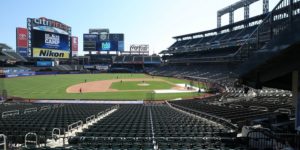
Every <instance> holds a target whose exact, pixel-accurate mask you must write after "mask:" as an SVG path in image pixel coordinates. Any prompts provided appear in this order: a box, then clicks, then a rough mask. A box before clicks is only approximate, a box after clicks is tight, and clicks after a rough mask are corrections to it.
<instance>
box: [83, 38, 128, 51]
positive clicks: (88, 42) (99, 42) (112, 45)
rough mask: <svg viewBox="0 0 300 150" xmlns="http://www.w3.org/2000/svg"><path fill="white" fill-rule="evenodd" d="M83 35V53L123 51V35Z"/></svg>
mask: <svg viewBox="0 0 300 150" xmlns="http://www.w3.org/2000/svg"><path fill="white" fill-rule="evenodd" d="M102 36H103V35H98V34H84V35H83V45H84V51H124V34H108V35H107V37H105V38H104V37H102Z"/></svg>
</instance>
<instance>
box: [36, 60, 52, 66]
mask: <svg viewBox="0 0 300 150" xmlns="http://www.w3.org/2000/svg"><path fill="white" fill-rule="evenodd" d="M36 66H37V67H51V66H53V62H52V61H37V62H36Z"/></svg>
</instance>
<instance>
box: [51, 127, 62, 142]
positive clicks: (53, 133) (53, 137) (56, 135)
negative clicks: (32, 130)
mask: <svg viewBox="0 0 300 150" xmlns="http://www.w3.org/2000/svg"><path fill="white" fill-rule="evenodd" d="M55 131H58V134H56V133H55ZM58 136H60V128H53V129H52V139H55V138H56V137H58Z"/></svg>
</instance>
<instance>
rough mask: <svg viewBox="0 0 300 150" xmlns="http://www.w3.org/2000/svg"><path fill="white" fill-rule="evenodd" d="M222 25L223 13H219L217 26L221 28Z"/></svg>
mask: <svg viewBox="0 0 300 150" xmlns="http://www.w3.org/2000/svg"><path fill="white" fill-rule="evenodd" d="M221 26H222V15H221V14H219V13H218V16H217V27H218V28H220V27H221Z"/></svg>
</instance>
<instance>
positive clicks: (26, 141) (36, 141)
mask: <svg viewBox="0 0 300 150" xmlns="http://www.w3.org/2000/svg"><path fill="white" fill-rule="evenodd" d="M29 135H33V136H35V140H34V141H31V140H27V137H28V136H29ZM27 143H33V144H35V147H37V146H38V136H37V134H36V133H33V132H28V133H27V134H26V135H25V147H26V148H27Z"/></svg>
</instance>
